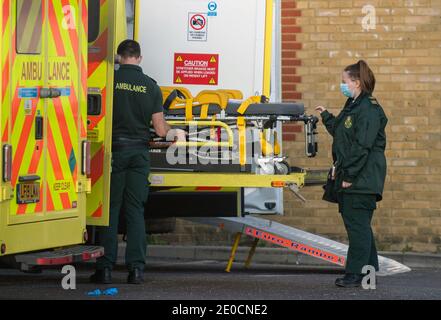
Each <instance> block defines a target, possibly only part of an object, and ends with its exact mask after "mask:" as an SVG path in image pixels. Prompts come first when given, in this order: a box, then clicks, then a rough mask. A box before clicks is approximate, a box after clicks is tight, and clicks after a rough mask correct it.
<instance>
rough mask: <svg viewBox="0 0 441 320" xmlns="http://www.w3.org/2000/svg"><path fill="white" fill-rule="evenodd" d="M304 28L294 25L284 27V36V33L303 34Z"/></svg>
mask: <svg viewBox="0 0 441 320" xmlns="http://www.w3.org/2000/svg"><path fill="white" fill-rule="evenodd" d="M301 32H302V28H300V27H297V26H292V25H287V26H282V35H283V34H284V33H301Z"/></svg>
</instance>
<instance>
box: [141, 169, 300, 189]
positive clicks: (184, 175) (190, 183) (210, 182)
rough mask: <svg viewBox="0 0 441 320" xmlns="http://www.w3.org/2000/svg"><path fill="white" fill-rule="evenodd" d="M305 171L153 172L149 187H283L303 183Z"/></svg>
mask: <svg viewBox="0 0 441 320" xmlns="http://www.w3.org/2000/svg"><path fill="white" fill-rule="evenodd" d="M305 176H306V172H296V173H291V174H288V175H261V174H255V173H204V172H197V173H195V172H153V173H151V174H150V177H149V181H150V183H151V185H150V187H223V188H229V187H230V188H240V187H242V188H283V187H287V186H288V185H289V184H296V185H297V186H298V187H299V188H301V187H303V186H304V185H305Z"/></svg>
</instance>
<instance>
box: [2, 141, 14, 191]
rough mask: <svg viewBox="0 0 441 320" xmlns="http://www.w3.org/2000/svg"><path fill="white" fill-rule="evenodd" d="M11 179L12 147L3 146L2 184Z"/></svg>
mask: <svg viewBox="0 0 441 320" xmlns="http://www.w3.org/2000/svg"><path fill="white" fill-rule="evenodd" d="M11 179H12V146H11V145H9V144H5V145H4V146H3V182H9V181H11Z"/></svg>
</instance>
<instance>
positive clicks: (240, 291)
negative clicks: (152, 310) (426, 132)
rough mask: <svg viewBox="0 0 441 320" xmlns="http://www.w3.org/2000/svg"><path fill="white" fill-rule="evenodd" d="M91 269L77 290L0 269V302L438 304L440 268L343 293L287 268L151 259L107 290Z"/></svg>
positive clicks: (325, 278)
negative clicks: (137, 280)
mask: <svg viewBox="0 0 441 320" xmlns="http://www.w3.org/2000/svg"><path fill="white" fill-rule="evenodd" d="M92 267H93V266H92V265H90V264H87V265H80V266H77V289H76V290H69V291H66V290H63V289H62V287H61V281H62V278H63V276H64V275H63V274H61V272H60V270H61V269H51V270H45V271H44V272H43V273H42V274H24V273H21V272H19V271H17V270H13V269H0V288H1V290H0V299H85V300H104V299H111V300H114V299H146V300H169V299H171V300H189V299H190V300H304V299H318V300H342V299H351V300H353V299H355V300H364V299H368V300H386V299H392V300H402V299H406V300H408V299H410V300H413V299H424V300H426V299H427V300H434V299H436V300H441V270H440V269H414V270H413V271H411V272H409V273H404V274H398V275H394V276H389V277H378V278H377V289H376V290H363V289H361V288H356V289H342V288H337V287H335V285H334V281H335V279H336V278H337V277H339V276H341V273H342V271H341V269H338V268H333V267H304V266H302V267H299V266H286V265H263V264H258V265H253V266H252V268H251V269H250V270H246V269H244V268H243V264H241V263H237V264H235V265H234V266H233V270H232V272H231V273H229V274H227V273H225V272H224V268H225V262H219V261H213V260H208V261H185V260H184V261H183V260H171V259H170V260H164V259H161V260H157V259H153V258H150V261H149V263H148V265H147V268H146V280H147V281H146V283H145V284H143V285H128V284H126V283H125V281H126V277H127V273H126V271H125V270H124V268H123V267H118V268H117V269H116V270H114V272H113V279H114V283H113V284H112V285H109V286H104V285H94V284H90V283H88V278H89V275H90V274H91V273H92V271H93V269H92ZM112 287H115V288H118V290H119V293H118V295H117V296H114V297H105V296H101V297H98V298H96V297H94V298H92V297H88V296H87V292H89V291H92V290H95V289H97V288H99V289H101V290H103V289H106V288H112Z"/></svg>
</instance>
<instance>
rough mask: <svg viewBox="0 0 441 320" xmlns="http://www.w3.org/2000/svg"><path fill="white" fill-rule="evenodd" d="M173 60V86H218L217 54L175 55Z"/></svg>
mask: <svg viewBox="0 0 441 320" xmlns="http://www.w3.org/2000/svg"><path fill="white" fill-rule="evenodd" d="M174 60H175V61H174V68H173V69H174V75H173V79H174V80H173V83H174V84H179V85H180V84H195V85H212V86H216V85H218V79H219V55H218V54H199V53H175V57H174Z"/></svg>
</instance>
